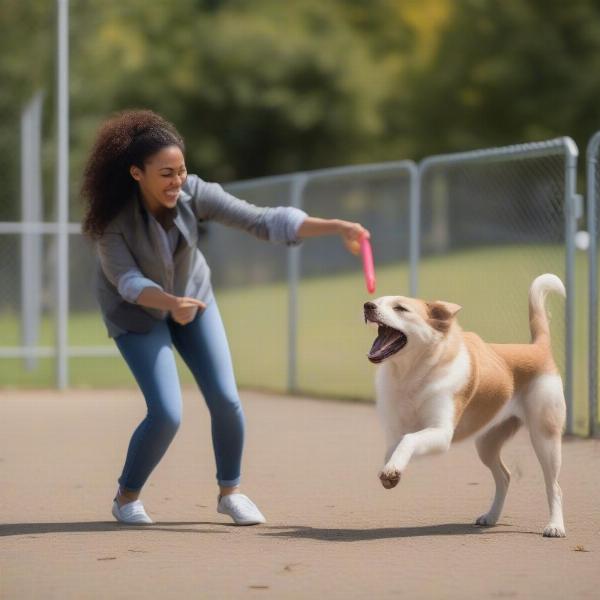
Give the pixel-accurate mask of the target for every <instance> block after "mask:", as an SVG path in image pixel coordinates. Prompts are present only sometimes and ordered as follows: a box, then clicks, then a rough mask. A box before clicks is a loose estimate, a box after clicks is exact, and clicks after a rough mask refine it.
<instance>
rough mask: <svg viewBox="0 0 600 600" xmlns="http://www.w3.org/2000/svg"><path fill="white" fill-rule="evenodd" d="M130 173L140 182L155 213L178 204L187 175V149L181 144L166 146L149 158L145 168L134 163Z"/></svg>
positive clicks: (145, 199)
mask: <svg viewBox="0 0 600 600" xmlns="http://www.w3.org/2000/svg"><path fill="white" fill-rule="evenodd" d="M129 172H130V173H131V176H132V177H133V178H134V179H135V180H136V181H137V182H138V184H139V186H140V191H141V193H142V199H143V201H144V203H145V204H146V207H147V209H148V210H149V211H150V212H151V213H152V214H153V215H158V214H160V213H161V212H163V211H164V210H165V209H170V208H174V207H175V205H176V204H177V197H178V196H179V192H181V186H182V185H183V183H184V182H185V178H186V177H187V171H186V169H185V159H184V158H183V152H182V151H181V149H180V148H179V147H178V146H166V147H165V148H163V149H162V150H159V151H158V152H157V153H156V154H153V155H152V156H150V157H149V158H147V159H146V162H145V163H144V168H143V169H140V168H139V167H136V166H134V165H132V166H131V168H130V169H129Z"/></svg>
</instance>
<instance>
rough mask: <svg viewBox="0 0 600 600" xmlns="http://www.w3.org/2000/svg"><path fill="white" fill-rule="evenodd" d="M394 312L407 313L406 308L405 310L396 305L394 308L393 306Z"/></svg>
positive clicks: (400, 305)
mask: <svg viewBox="0 0 600 600" xmlns="http://www.w3.org/2000/svg"><path fill="white" fill-rule="evenodd" d="M394 310H395V311H396V312H408V308H405V307H404V306H402V304H396V306H394Z"/></svg>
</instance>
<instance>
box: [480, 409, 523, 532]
mask: <svg viewBox="0 0 600 600" xmlns="http://www.w3.org/2000/svg"><path fill="white" fill-rule="evenodd" d="M520 425H521V421H520V420H519V419H518V418H517V417H514V416H513V417H510V418H509V419H507V420H506V421H503V422H502V423H500V424H499V425H496V426H495V427H493V428H492V429H490V430H489V431H486V432H485V433H484V434H483V435H482V436H481V437H479V438H477V441H476V446H477V452H478V454H479V458H480V459H481V461H482V462H483V464H484V465H485V466H486V467H488V469H489V470H490V471H491V472H492V476H493V477H494V482H495V483H496V493H495V495H494V500H493V502H492V506H491V507H490V509H489V510H488V512H486V513H485V514H484V515H481V516H480V517H479V518H478V519H477V520H476V521H475V524H476V525H495V524H496V523H497V522H498V519H499V518H500V513H501V512H502V507H503V506H504V500H505V498H506V493H507V492H508V485H509V483H510V471H509V470H508V469H507V468H506V465H505V464H504V463H503V462H502V458H501V457H500V450H501V449H502V446H503V445H504V442H506V441H507V440H508V439H509V438H511V437H512V436H513V435H514V434H515V433H516V431H517V430H518V429H519V427H520Z"/></svg>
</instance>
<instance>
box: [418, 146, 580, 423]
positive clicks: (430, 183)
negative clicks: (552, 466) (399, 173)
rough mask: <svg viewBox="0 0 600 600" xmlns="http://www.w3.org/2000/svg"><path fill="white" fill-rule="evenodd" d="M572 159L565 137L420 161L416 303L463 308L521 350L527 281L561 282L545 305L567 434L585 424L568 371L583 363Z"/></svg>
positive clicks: (466, 319)
mask: <svg viewBox="0 0 600 600" xmlns="http://www.w3.org/2000/svg"><path fill="white" fill-rule="evenodd" d="M576 160H577V148H576V146H575V144H574V143H573V142H572V141H571V140H570V139H568V138H563V139H557V140H551V141H548V142H543V143H535V144H523V145H518V146H509V147H504V148H495V149H489V150H482V151H474V152H467V153H459V154H451V155H445V156H435V157H430V158H428V159H425V160H424V161H423V162H422V163H421V165H420V196H419V198H420V219H421V222H420V227H419V229H418V232H419V236H420V259H419V270H418V276H419V285H418V292H419V296H421V297H426V298H429V299H431V300H437V299H439V300H449V301H452V302H456V303H458V304H460V305H461V306H463V310H462V311H461V313H460V315H459V320H460V322H461V324H462V326H463V327H464V328H465V329H467V330H473V331H475V332H477V333H478V334H479V335H481V337H483V338H484V339H485V340H486V341H489V342H498V343H508V342H516V343H519V342H521V343H527V342H528V341H529V339H530V334H529V321H528V291H529V286H530V285H531V282H532V281H533V279H534V278H535V277H536V276H538V275H540V274H542V273H545V272H551V273H555V274H557V275H558V276H559V277H560V278H561V279H562V280H563V282H564V283H565V285H566V287H567V292H568V294H567V295H568V298H567V301H566V303H565V301H564V300H563V299H562V298H556V297H553V296H550V297H549V298H548V305H549V307H550V312H551V314H552V318H551V329H552V337H553V348H554V353H555V358H556V360H557V363H558V365H559V368H560V370H561V372H562V374H563V380H564V386H565V395H566V396H567V399H568V416H567V421H568V423H567V430H568V431H569V432H573V431H575V430H577V431H579V432H583V431H585V429H586V425H587V407H586V403H585V402H584V401H582V399H583V398H584V394H585V392H584V389H583V387H582V384H583V379H582V377H578V378H577V383H578V385H577V394H576V397H577V399H578V402H577V403H576V404H574V403H573V398H574V389H573V385H574V374H573V365H574V362H575V363H577V364H584V363H585V355H584V352H583V347H582V345H581V344H580V345H578V346H577V350H576V351H577V354H576V355H575V354H574V352H575V347H574V343H573V336H574V311H573V307H574V305H573V299H574V295H575V285H574V273H575V262H574V260H575V255H574V246H573V237H574V233H575V223H576V218H577V214H576V212H577V205H578V197H577V196H576V194H575V168H576ZM582 258H584V257H583V256H582Z"/></svg>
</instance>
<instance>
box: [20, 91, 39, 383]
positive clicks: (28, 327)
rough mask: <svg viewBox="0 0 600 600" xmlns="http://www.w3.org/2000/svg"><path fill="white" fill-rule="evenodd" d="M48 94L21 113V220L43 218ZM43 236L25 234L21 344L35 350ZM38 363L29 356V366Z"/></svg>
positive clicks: (23, 233)
mask: <svg viewBox="0 0 600 600" xmlns="http://www.w3.org/2000/svg"><path fill="white" fill-rule="evenodd" d="M43 98H44V94H43V92H38V93H37V94H36V95H35V96H34V97H33V98H32V100H31V101H30V102H29V104H27V106H26V107H25V109H24V110H23V112H22V113H21V221H22V222H23V223H37V222H39V221H41V220H42V167H41V137H42V133H41V128H42V103H43ZM41 261H42V236H41V234H38V233H33V232H31V233H26V232H22V233H21V345H22V346H23V348H24V349H25V350H26V351H33V349H34V348H35V346H36V345H37V343H38V337H39V328H40V312H41V305H42V301H41V297H42V267H41ZM36 366H37V358H36V357H35V356H33V354H26V355H25V369H26V370H28V371H32V370H33V369H35V368H36Z"/></svg>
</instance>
